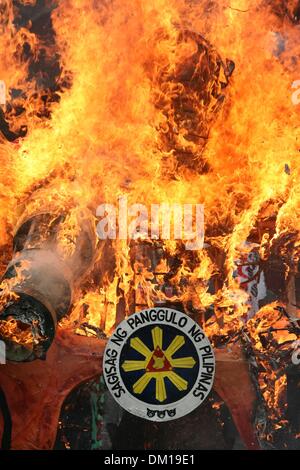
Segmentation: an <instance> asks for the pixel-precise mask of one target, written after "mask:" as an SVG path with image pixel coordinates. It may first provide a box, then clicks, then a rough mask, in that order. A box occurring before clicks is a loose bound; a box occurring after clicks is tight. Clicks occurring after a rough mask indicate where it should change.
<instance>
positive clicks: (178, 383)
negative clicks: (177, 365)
mask: <svg viewBox="0 0 300 470" xmlns="http://www.w3.org/2000/svg"><path fill="white" fill-rule="evenodd" d="M167 377H168V379H169V380H171V382H172V383H173V384H174V385H175V387H176V388H178V390H186V389H187V387H188V383H187V381H186V380H185V379H183V378H182V377H180V376H179V375H177V374H176V373H175V372H169V373H168V375H167Z"/></svg>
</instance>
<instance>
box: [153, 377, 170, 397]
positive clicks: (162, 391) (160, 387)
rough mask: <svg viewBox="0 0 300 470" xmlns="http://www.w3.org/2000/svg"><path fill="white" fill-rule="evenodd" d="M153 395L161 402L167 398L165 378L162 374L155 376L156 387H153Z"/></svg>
mask: <svg viewBox="0 0 300 470" xmlns="http://www.w3.org/2000/svg"><path fill="white" fill-rule="evenodd" d="M155 396H156V400H158V401H160V402H162V401H165V399H166V398H167V392H166V386H165V379H164V377H163V375H158V376H157V377H156V387H155Z"/></svg>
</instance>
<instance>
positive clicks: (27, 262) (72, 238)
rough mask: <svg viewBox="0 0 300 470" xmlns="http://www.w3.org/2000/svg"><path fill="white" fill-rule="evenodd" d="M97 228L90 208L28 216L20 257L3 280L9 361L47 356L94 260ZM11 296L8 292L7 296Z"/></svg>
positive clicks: (1, 323) (1, 324)
mask: <svg viewBox="0 0 300 470" xmlns="http://www.w3.org/2000/svg"><path fill="white" fill-rule="evenodd" d="M95 249H96V232H95V227H94V222H93V218H92V216H91V215H90V214H89V212H87V211H84V212H83V211H76V212H74V213H70V214H66V215H60V216H54V215H53V214H51V213H39V214H36V215H34V216H33V217H30V218H29V219H28V218H25V219H24V220H22V221H21V222H20V224H19V226H18V229H17V231H16V234H15V237H14V258H13V259H12V261H11V262H10V264H9V265H8V268H7V270H6V272H5V274H4V277H3V280H2V286H4V294H5V291H9V295H8V298H5V299H4V301H2V304H3V308H2V311H1V312H0V339H1V340H3V341H4V342H5V343H6V357H7V360H12V361H18V362H23V361H31V360H34V359H36V358H40V359H42V358H44V357H45V354H46V351H47V350H48V348H49V347H50V345H51V343H52V341H53V338H54V335H55V328H56V324H57V322H58V321H59V320H60V319H61V318H62V317H63V316H64V315H65V314H66V313H67V312H68V310H69V308H70V305H71V302H72V295H73V291H74V287H76V285H77V284H78V283H79V282H80V280H81V279H82V278H83V276H84V275H85V274H86V272H87V271H88V270H89V268H90V266H91V265H92V262H93V260H94V254H95ZM6 297H7V296H6Z"/></svg>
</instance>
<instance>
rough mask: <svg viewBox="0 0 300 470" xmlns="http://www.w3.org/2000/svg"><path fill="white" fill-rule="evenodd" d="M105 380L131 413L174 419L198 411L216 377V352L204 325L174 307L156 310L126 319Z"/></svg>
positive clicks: (109, 353)
mask: <svg viewBox="0 0 300 470" xmlns="http://www.w3.org/2000/svg"><path fill="white" fill-rule="evenodd" d="M103 371H104V378H105V381H106V384H107V387H108V389H109V391H110V393H111V394H112V396H113V397H114V398H115V400H116V401H117V402H118V403H119V404H120V405H121V406H122V407H123V408H124V409H125V410H127V411H129V412H130V413H132V414H134V415H136V416H139V417H141V418H144V419H148V420H151V421H170V420H172V419H177V418H180V417H182V416H184V415H186V414H188V413H190V412H191V411H193V410H194V409H195V408H197V407H198V406H199V405H200V404H201V403H202V402H203V401H204V400H205V398H206V397H207V395H208V394H209V392H210V390H211V388H212V385H213V381H214V373H215V358H214V353H213V348H212V346H211V344H210V342H209V340H208V338H207V337H206V336H205V334H204V332H203V330H202V329H201V328H200V327H199V325H198V324H197V323H196V322H195V321H194V320H192V319H191V318H189V317H188V316H187V315H186V314H184V313H182V312H179V311H177V310H173V309H170V308H151V309H147V310H143V311H141V312H139V313H135V314H133V315H131V316H130V317H128V318H127V319H126V320H124V321H123V322H122V323H120V325H119V326H118V327H117V328H116V331H115V332H114V334H113V335H112V336H111V337H110V339H109V341H108V343H107V346H106V348H105V352H104V362H103Z"/></svg>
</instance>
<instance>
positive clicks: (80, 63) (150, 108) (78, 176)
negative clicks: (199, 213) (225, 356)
mask: <svg viewBox="0 0 300 470" xmlns="http://www.w3.org/2000/svg"><path fill="white" fill-rule="evenodd" d="M19 4H20V6H18V7H17V6H16V5H13V2H12V1H11V0H3V1H1V2H0V23H1V25H0V26H1V35H0V59H1V60H0V64H1V65H0V79H1V80H3V81H4V82H5V84H6V86H7V90H8V91H7V102H6V105H5V106H3V107H2V110H1V111H0V130H1V133H0V143H1V147H0V159H1V169H2V171H1V172H0V192H1V198H2V205H1V210H0V241H1V246H2V253H1V266H2V272H4V270H5V267H6V266H7V264H8V262H9V260H10V259H11V255H12V252H11V248H10V247H11V246H12V237H13V235H14V233H15V232H16V227H17V226H18V220H19V218H20V216H22V217H23V218H24V219H26V217H27V216H28V217H29V216H32V215H35V214H40V213H43V211H44V210H47V213H50V214H51V216H52V217H53V220H56V218H57V217H59V216H62V215H63V216H64V220H63V221H62V223H61V225H60V228H59V232H58V234H57V241H58V244H59V247H60V253H61V256H62V258H65V259H68V258H69V257H72V256H73V255H74V252H75V251H76V241H77V240H78V239H80V231H81V228H80V227H81V226H80V223H79V222H78V220H79V219H80V218H81V217H82V211H83V212H84V211H86V210H87V209H89V210H90V211H91V213H93V214H94V215H95V213H96V207H97V206H98V204H99V203H101V202H107V203H111V204H115V203H116V201H117V200H118V198H119V197H122V196H127V198H128V200H129V201H130V203H139V202H142V203H143V204H146V205H147V204H148V205H149V206H150V205H151V204H152V203H158V204H160V203H169V204H172V203H179V204H187V203H193V204H196V203H197V204H204V207H205V242H206V245H205V247H204V249H203V250H202V251H201V252H197V253H192V254H191V253H189V252H187V251H186V250H184V247H183V244H182V242H181V241H176V240H175V241H174V240H173V241H167V242H161V241H160V240H155V241H153V240H142V241H141V243H140V244H139V243H138V242H137V241H130V240H127V241H122V240H112V241H107V242H98V246H97V259H93V261H94V265H93V266H92V267H91V269H90V271H89V272H88V273H87V275H86V277H85V278H84V279H83V281H82V284H81V285H80V286H76V289H75V297H74V298H73V299H72V301H73V310H72V312H71V313H70V314H69V316H68V317H67V318H65V319H64V320H62V325H65V324H68V325H69V324H71V325H73V326H74V328H76V331H78V332H79V333H80V334H96V335H97V334H98V333H99V331H105V333H106V334H110V332H111V331H112V330H113V328H114V327H115V325H116V324H117V323H118V322H119V321H121V319H122V318H123V317H124V316H127V315H129V314H130V313H133V311H135V310H137V309H139V307H140V306H142V305H149V306H150V305H154V304H155V303H159V302H163V301H166V299H167V300H169V301H172V302H181V303H182V304H183V305H184V308H185V310H186V311H187V312H188V313H189V314H191V315H194V316H195V317H196V318H197V320H198V321H200V322H201V323H202V324H203V326H204V328H205V329H206V332H207V333H208V334H209V336H210V337H211V339H212V341H213V342H214V344H215V345H218V344H220V342H221V343H222V341H224V338H226V340H228V341H231V340H232V339H233V338H237V336H238V335H241V334H242V335H244V334H247V335H249V338H250V343H251V345H252V348H253V351H254V355H255V354H256V355H257V356H259V357H260V359H261V354H263V353H264V352H265V348H266V346H265V344H262V342H261V336H260V333H261V330H268V329H269V328H271V327H272V325H273V323H274V319H277V313H278V311H277V310H276V308H277V304H276V305H275V304H271V305H269V306H267V307H265V308H266V309H267V311H265V310H261V311H260V312H259V314H258V316H257V317H255V318H257V319H259V321H258V320H254V319H253V320H251V319H250V320H249V318H248V317H247V315H249V302H250V301H249V295H248V293H247V292H245V289H243V287H242V286H241V283H239V282H238V280H237V278H236V277H235V276H234V272H235V270H236V266H237V260H238V259H240V256H241V246H242V245H243V243H245V241H246V240H249V239H250V241H253V240H255V243H256V244H257V245H258V252H259V254H260V258H261V260H263V261H264V262H265V261H267V260H268V259H269V258H270V256H271V254H274V253H276V254H278V255H280V256H281V257H282V259H283V260H284V263H285V264H284V269H285V272H284V275H285V277H286V279H288V277H289V276H291V273H294V272H296V270H297V261H298V259H299V247H300V243H299V242H300V239H299V230H300V226H299V223H300V222H299V220H300V217H299V216H300V214H299V201H300V191H299V183H298V181H299V177H300V163H299V158H298V155H299V145H298V121H299V109H300V108H299V107H297V106H295V105H294V104H293V103H292V99H291V95H292V88H291V84H292V83H293V82H294V81H295V79H297V78H300V76H299V74H298V68H297V67H298V61H299V52H300V51H299V41H298V34H299V25H298V16H299V11H298V10H299V9H298V10H297V5H298V2H296V1H291V2H286V1H285V0H277V1H271V0H251V1H250V0H234V1H231V2H228V1H225V0H217V1H204V2H196V1H193V0H168V1H167V0H152V1H151V2H144V1H142V0H111V1H110V0H103V1H102V2H96V1H93V0H80V1H79V0H64V1H62V0H61V1H58V2H57V1H54V0H47V1H45V2H44V5H45V11H44V12H43V15H44V16H43V15H42V18H40V19H39V20H37V19H36V18H33V19H32V20H25V19H24V18H22V9H21V6H22V8H25V9H26V8H33V9H35V8H37V2H36V1H34V0H32V1H25V0H23V1H20V2H19ZM33 11H35V10H33ZM36 11H38V10H36ZM43 21H48V23H47V25H48V29H49V34H48V35H45V34H43V32H42V29H43ZM297 74H298V76H297ZM94 222H96V218H95V220H94ZM95 225H96V224H95ZM45 230H46V228H45ZM43 233H44V238H45V239H46V238H47V233H46V231H44V232H43ZM150 252H154V254H155V261H153V260H152V264H151V262H150V261H149V260H150V258H151V257H150V258H149V253H150ZM247 256H248V254H247ZM291 258H292V260H293V262H291ZM8 284H9V283H7V281H6V284H5V286H3V285H1V288H2V290H3V295H4V297H3V298H5V301H3V303H6V302H7V301H8V299H9V295H13V293H12V290H11V288H9V289H8V291H7V292H6V290H7V285H8ZM212 284H213V285H214V289H212V288H211V286H212ZM5 289H6V290H5ZM134 293H136V296H135V298H134V299H133V295H135V294H134ZM297 308H298V307H297ZM297 308H296V310H295V309H294V310H295V312H294V315H295V318H297V317H299V315H298V312H297ZM206 309H210V310H211V315H210V316H209V318H205V310H206ZM266 312H267V314H266ZM255 322H256V323H255ZM82 325H85V326H82ZM10 327H11V331H12V332H16V331H17V325H16V324H12V325H10ZM82 328H83V329H82ZM284 328H287V325H285V326H284ZM12 334H14V333H12ZM292 334H293V335H294V336H295V333H292ZM283 335H284V334H283V333H282V334H281V341H279V343H280V344H284V343H287V342H288V341H290V339H291V338H290V337H289V336H288V335H287V334H286V333H285V335H286V336H285V337H284V336H283ZM283 338H284V339H283ZM273 339H274V338H273V337H272V340H273ZM274 341H275V339H274ZM264 360H265V358H264ZM264 364H265V362H264ZM279 375H280V374H279ZM258 382H259V385H260V387H261V390H262V394H263V396H264V398H265V402H266V404H267V408H268V409H269V410H271V408H273V407H274V406H275V407H277V408H278V409H279V408H280V395H281V394H282V393H283V392H282V390H283V389H284V387H285V385H286V379H285V376H284V375H281V376H279V377H278V375H276V374H275V373H274V371H272V370H271V369H270V370H267V371H266V372H265V375H264V376H263V377H262V376H261V377H259V379H258ZM271 382H272V387H273V388H272V390H273V392H272V393H274V395H272V397H270V396H269V395H268V393H269V392H268V389H269V386H268V387H267V386H266V383H267V384H269V385H270V383H271ZM276 419H277V418H276ZM276 423H277V424H278V422H277V421H276Z"/></svg>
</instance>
